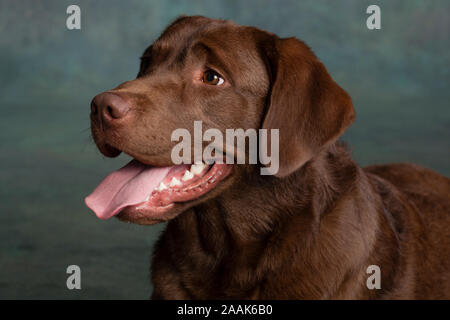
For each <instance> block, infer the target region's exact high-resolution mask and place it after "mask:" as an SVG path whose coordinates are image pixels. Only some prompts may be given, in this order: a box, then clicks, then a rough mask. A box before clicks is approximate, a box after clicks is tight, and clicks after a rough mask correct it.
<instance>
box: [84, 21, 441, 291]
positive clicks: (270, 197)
mask: <svg viewBox="0 0 450 320" xmlns="http://www.w3.org/2000/svg"><path fill="white" fill-rule="evenodd" d="M354 119H355V112H354V110H353V106H352V102H351V99H350V97H349V95H348V94H347V93H346V92H345V91H344V90H343V89H342V88H341V87H339V86H338V85H337V84H336V83H335V82H334V81H333V79H332V78H331V77H330V75H329V74H328V72H327V70H326V68H325V67H324V65H323V64H322V63H321V62H320V61H319V60H318V59H317V57H316V56H315V55H314V53H313V52H312V51H311V50H310V49H309V48H308V47H307V46H306V45H305V44H304V43H303V42H301V41H299V40H297V39H295V38H286V39H281V38H279V37H277V36H276V35H274V34H271V33H269V32H266V31H262V30H259V29H257V28H254V27H247V26H240V25H237V24H234V23H232V22H229V21H224V20H213V19H208V18H205V17H199V16H194V17H181V18H179V19H177V20H176V21H175V22H173V23H172V24H171V25H170V26H169V27H168V28H167V29H166V30H165V31H164V32H163V34H162V35H161V36H160V38H159V39H158V40H156V41H155V42H154V43H153V44H152V45H151V46H149V47H148V48H147V49H146V50H145V52H144V54H143V55H142V58H141V65H140V70H139V74H138V76H137V79H135V80H132V81H128V82H125V83H123V84H121V85H119V86H118V87H117V88H115V89H113V90H110V91H107V92H104V93H101V94H99V95H97V96H96V97H95V98H94V99H93V101H92V104H91V127H92V135H93V137H94V140H95V143H96V144H97V146H98V148H99V150H100V151H101V153H103V154H104V155H105V156H108V157H115V156H117V155H118V154H120V153H121V152H124V153H126V154H128V155H130V156H131V157H133V158H134V159H133V160H132V161H131V162H130V163H129V164H128V165H126V166H125V167H123V168H122V169H120V170H118V171H116V172H114V173H112V174H110V175H109V176H108V177H107V178H106V179H105V180H104V181H103V182H102V183H101V184H100V185H99V186H98V187H97V188H96V189H95V190H94V192H93V193H92V194H91V195H89V196H88V197H87V198H86V204H87V205H88V206H89V207H90V208H91V209H92V210H93V211H94V212H95V213H96V214H97V216H98V217H99V218H101V219H108V218H110V217H112V216H116V217H118V218H119V219H121V220H126V221H131V222H134V223H139V224H146V225H151V224H155V223H159V222H163V221H168V223H167V226H166V229H165V231H164V233H163V234H162V236H161V237H160V239H159V241H158V243H157V245H156V249H155V252H154V255H153V263H152V269H151V271H152V281H153V285H154V292H153V296H152V297H153V298H154V299H376V298H381V299H448V298H450V270H449V267H450V212H449V211H450V179H448V178H446V177H444V176H442V175H439V174H438V173H436V172H433V171H432V170H429V169H425V168H422V167H419V166H416V165H413V164H389V165H377V166H371V167H367V168H360V167H359V166H358V165H357V164H355V162H353V161H352V159H351V158H350V156H349V152H348V151H347V149H346V147H345V146H344V145H343V144H341V143H340V142H337V139H338V137H339V136H340V135H341V134H342V133H343V132H344V131H345V130H346V129H347V128H348V127H349V126H350V124H351V123H352V122H353V121H354ZM194 121H202V123H203V127H204V129H208V128H215V129H218V130H219V131H220V132H225V130H226V129H227V128H242V129H244V130H247V129H256V130H259V129H267V130H273V129H278V130H279V170H278V172H277V173H276V174H275V175H261V174H260V168H261V167H263V166H264V165H263V164H261V163H259V164H248V163H247V164H234V165H233V164H228V163H222V162H220V161H217V163H213V164H204V163H195V164H192V165H190V164H179V165H178V164H177V165H174V163H173V161H172V157H171V154H172V148H173V147H174V146H175V145H176V143H177V141H174V140H173V139H172V137H171V134H172V132H174V130H176V129H178V128H186V129H187V130H190V132H192V128H193V123H194ZM247 151H248V150H247ZM192 163H194V159H192Z"/></svg>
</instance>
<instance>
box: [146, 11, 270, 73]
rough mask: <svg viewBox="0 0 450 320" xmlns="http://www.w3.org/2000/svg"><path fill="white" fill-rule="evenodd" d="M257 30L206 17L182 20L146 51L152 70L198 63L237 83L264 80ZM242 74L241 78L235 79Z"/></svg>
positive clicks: (170, 27)
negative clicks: (254, 79)
mask: <svg viewBox="0 0 450 320" xmlns="http://www.w3.org/2000/svg"><path fill="white" fill-rule="evenodd" d="M254 32H255V31H254V28H251V27H245V26H240V25H237V24H234V23H232V22H229V21H224V20H212V19H207V18H203V17H188V18H181V20H180V21H178V22H177V21H176V22H174V23H173V24H172V25H170V26H169V27H168V28H167V29H166V30H165V31H164V32H163V34H162V35H161V37H160V38H159V39H158V40H156V41H155V42H154V43H153V44H152V45H151V46H150V47H149V48H147V50H146V51H145V52H144V54H143V56H142V59H144V60H145V59H148V60H149V65H151V69H156V68H157V67H164V68H167V69H171V70H180V69H182V68H184V67H186V66H188V65H189V64H190V63H192V62H195V60H196V59H197V60H202V61H203V62H205V63H207V64H209V67H218V68H220V69H221V71H222V72H225V73H226V75H228V76H229V77H231V78H233V79H234V80H238V81H242V82H248V81H251V79H247V78H248V77H249V76H250V74H252V76H251V78H258V79H261V78H264V77H265V74H266V72H265V70H264V63H263V61H262V59H261V57H260V53H259V52H258V46H257V43H256V41H255V36H254ZM236 75H239V77H238V78H239V79H235V77H236Z"/></svg>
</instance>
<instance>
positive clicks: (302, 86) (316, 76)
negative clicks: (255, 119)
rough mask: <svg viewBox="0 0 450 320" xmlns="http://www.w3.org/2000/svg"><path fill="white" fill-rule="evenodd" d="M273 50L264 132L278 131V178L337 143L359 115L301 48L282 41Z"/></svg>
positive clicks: (310, 54)
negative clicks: (266, 130)
mask: <svg viewBox="0 0 450 320" xmlns="http://www.w3.org/2000/svg"><path fill="white" fill-rule="evenodd" d="M273 47H274V48H272V50H270V51H269V52H268V56H267V59H268V61H267V62H268V64H269V66H268V67H269V68H270V70H269V75H270V77H271V78H272V79H271V91H270V97H269V99H268V106H267V108H268V109H267V111H266V115H265V117H264V120H263V124H262V128H263V129H279V130H280V131H279V137H280V141H279V142H280V143H279V171H278V173H277V174H276V176H278V177H284V176H287V175H289V174H290V173H292V172H293V171H295V170H297V169H298V168H300V167H301V166H302V165H303V164H305V163H306V162H307V161H308V160H310V159H311V158H312V157H314V155H316V154H317V153H318V152H320V151H321V150H323V149H324V148H326V147H327V146H329V145H330V144H332V143H333V142H335V141H336V140H337V138H338V137H339V136H340V135H341V134H342V133H343V132H344V131H345V129H346V128H348V127H349V126H350V124H351V123H352V122H353V121H354V119H355V111H354V109H353V105H352V101H351V99H350V97H349V95H348V94H347V93H346V92H345V91H344V90H343V89H342V88H341V87H339V86H338V85H337V84H336V82H334V81H333V79H332V78H331V76H330V75H329V74H328V72H327V70H326V69H325V67H324V65H323V64H322V63H321V62H320V61H319V60H318V59H317V57H316V56H315V55H314V53H313V52H312V51H311V50H310V49H309V48H308V47H307V46H306V45H305V44H304V43H303V42H301V41H299V40H297V39H295V38H287V39H279V38H278V39H276V40H275V42H274V44H273ZM268 136H269V137H270V134H269V135H268ZM268 145H269V146H270V142H269V144H268Z"/></svg>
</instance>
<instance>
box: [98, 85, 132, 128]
mask: <svg viewBox="0 0 450 320" xmlns="http://www.w3.org/2000/svg"><path fill="white" fill-rule="evenodd" d="M129 110H130V104H129V103H128V102H127V101H126V100H125V99H123V98H122V97H121V96H119V95H118V94H115V93H111V92H103V93H100V94H98V95H96V96H95V97H94V99H92V102H91V114H93V115H97V116H98V117H100V119H101V120H102V121H103V122H107V123H109V122H113V121H114V120H118V119H121V118H124V117H125V116H126V115H127V113H128V111H129Z"/></svg>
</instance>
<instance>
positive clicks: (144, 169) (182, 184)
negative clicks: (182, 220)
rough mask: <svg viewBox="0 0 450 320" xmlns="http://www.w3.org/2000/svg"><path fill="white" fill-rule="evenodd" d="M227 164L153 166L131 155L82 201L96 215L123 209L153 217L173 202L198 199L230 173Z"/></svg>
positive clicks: (167, 208) (116, 212)
mask: <svg viewBox="0 0 450 320" xmlns="http://www.w3.org/2000/svg"><path fill="white" fill-rule="evenodd" d="M231 167H232V166H231V165H228V164H223V163H214V164H212V165H207V164H204V163H197V164H192V165H184V164H183V165H175V166H168V167H155V166H150V165H146V164H143V163H142V162H139V161H138V160H136V159H134V160H132V161H130V162H129V163H128V164H127V165H125V166H124V167H122V168H121V169H119V170H117V171H115V172H112V173H111V174H109V175H108V176H107V177H106V178H105V179H104V180H103V181H102V182H101V183H100V184H99V185H98V186H97V187H96V188H95V190H94V191H93V192H92V193H91V194H90V195H88V196H87V197H86V198H85V203H86V205H87V206H88V207H89V208H90V209H91V210H92V211H93V212H94V213H95V214H96V215H97V217H98V218H100V219H109V218H111V217H113V216H117V215H119V214H120V213H121V212H126V213H127V215H130V214H133V213H136V214H139V215H141V216H142V215H144V216H145V217H147V218H150V219H155V220H158V219H160V220H165V219H163V217H162V216H164V214H165V213H167V212H168V211H170V209H171V208H172V207H173V206H174V205H175V204H177V203H185V202H188V201H192V200H195V199H198V198H200V197H202V196H203V195H205V194H206V193H208V192H209V191H211V190H212V189H213V188H215V187H216V185H217V184H218V183H219V182H220V181H221V180H223V179H224V178H225V177H227V176H228V175H229V174H230V173H231Z"/></svg>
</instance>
